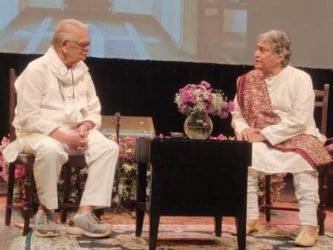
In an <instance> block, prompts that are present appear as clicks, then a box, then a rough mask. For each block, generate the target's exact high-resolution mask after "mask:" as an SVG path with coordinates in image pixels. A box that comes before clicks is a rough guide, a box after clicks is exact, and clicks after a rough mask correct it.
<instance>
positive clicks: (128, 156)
mask: <svg viewBox="0 0 333 250" xmlns="http://www.w3.org/2000/svg"><path fill="white" fill-rule="evenodd" d="M168 137H169V136H165V135H163V134H160V135H158V138H168ZM110 139H111V140H115V136H114V135H113V136H111V137H110ZM209 139H211V140H234V139H235V138H234V137H230V136H229V137H228V136H225V135H223V134H220V135H218V136H216V137H212V136H211V137H210V138H209ZM135 142H136V138H135V137H130V136H128V137H124V138H121V140H120V141H119V149H120V153H119V161H118V167H117V170H116V176H115V181H114V187H113V199H114V201H115V202H116V203H119V202H124V201H129V200H130V201H135V197H136V175H137V163H136V161H135V155H134V150H135ZM8 144H9V139H8V138H6V137H4V138H3V139H2V141H1V145H0V170H1V172H0V176H1V177H2V178H3V179H4V180H6V181H7V179H8V166H7V164H6V163H5V162H4V159H3V155H2V151H3V149H4V148H5V147H6V146H7V145H8ZM71 171H72V173H71V179H70V183H71V185H70V195H69V200H70V201H71V202H73V203H78V202H79V201H80V199H81V195H82V192H83V189H84V184H85V181H86V179H87V172H88V171H87V167H84V166H83V167H82V168H81V169H77V168H72V170H71ZM62 176H63V174H61V175H60V178H59V180H58V196H59V197H58V198H59V201H60V202H61V201H62V200H63V192H62V184H63V179H62ZM284 177H285V174H277V175H273V176H272V178H271V180H272V181H271V197H272V199H273V200H275V199H277V198H278V196H279V194H280V192H281V190H282V189H283V188H284V187H285V182H284ZM15 178H16V182H15V188H14V201H15V202H23V201H24V198H25V194H24V188H23V187H24V185H25V183H26V174H25V167H24V165H17V166H16V169H15ZM147 178H149V173H148V176H147ZM264 185H265V180H264V176H260V177H259V185H258V196H259V201H262V200H263V196H264V187H265V186H264ZM148 192H149V190H148ZM33 194H34V197H33V198H34V201H35V203H36V204H38V198H37V196H36V190H35V191H34V192H33Z"/></svg>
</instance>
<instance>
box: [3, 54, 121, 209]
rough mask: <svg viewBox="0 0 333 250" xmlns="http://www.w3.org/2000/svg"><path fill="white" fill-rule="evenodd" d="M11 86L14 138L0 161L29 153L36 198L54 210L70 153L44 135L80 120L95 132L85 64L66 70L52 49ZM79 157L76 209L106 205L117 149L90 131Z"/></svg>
mask: <svg viewBox="0 0 333 250" xmlns="http://www.w3.org/2000/svg"><path fill="white" fill-rule="evenodd" d="M15 88H16V92H17V106H16V114H15V119H14V122H13V125H14V127H15V129H16V135H17V140H16V141H14V142H12V143H11V144H9V145H8V146H7V148H6V149H5V151H4V157H5V160H6V161H8V162H12V161H14V160H15V159H16V157H17V155H18V153H19V152H22V151H24V152H28V153H33V154H35V156H36V159H35V164H34V176H35V181H36V187H37V193H38V198H39V200H40V202H41V203H42V204H43V205H44V206H46V207H47V208H48V209H55V208H57V207H58V200H57V179H58V176H59V174H60V170H61V167H62V165H63V163H65V162H66V161H67V159H68V154H70V153H72V152H71V151H70V150H69V148H68V146H67V145H64V144H62V143H61V142H59V141H57V140H55V139H53V138H51V137H50V136H49V134H50V133H51V132H52V131H53V130H55V129H56V128H58V129H62V130H68V129H74V128H76V126H77V125H78V124H79V123H81V122H83V121H92V122H93V123H94V124H95V125H96V126H95V128H98V127H99V126H100V124H101V115H100V110H101V106H100V102H99V99H98V97H97V96H96V91H95V87H94V84H93V82H92V79H91V77H90V74H89V72H88V68H87V66H86V65H85V64H84V63H83V62H82V61H81V62H78V63H77V64H75V65H74V66H73V67H72V69H67V67H66V66H65V65H64V64H63V63H62V61H61V60H60V58H59V57H58V55H57V53H56V52H55V50H54V48H53V47H51V48H50V49H49V50H48V52H47V53H46V54H45V55H44V56H42V57H40V58H38V59H36V60H34V61H32V62H31V63H30V64H29V65H28V66H27V68H26V69H25V70H24V71H23V72H22V74H21V75H20V76H19V77H18V79H17V81H16V82H15ZM84 154H85V158H86V162H87V164H88V179H87V182H86V185H85V190H84V193H83V196H82V200H81V205H91V206H98V207H106V206H110V204H111V192H112V186H113V178H114V173H115V168H116V163H117V160H118V155H119V147H118V145H117V144H116V143H115V142H113V141H111V140H109V139H107V138H105V137H104V136H103V135H102V134H100V133H99V132H98V131H97V130H96V129H93V130H91V131H89V135H88V143H87V147H86V149H85V151H84Z"/></svg>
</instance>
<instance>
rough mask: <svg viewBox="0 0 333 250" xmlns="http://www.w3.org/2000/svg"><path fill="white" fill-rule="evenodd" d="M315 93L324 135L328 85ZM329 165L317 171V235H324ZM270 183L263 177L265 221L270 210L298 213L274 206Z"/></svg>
mask: <svg viewBox="0 0 333 250" xmlns="http://www.w3.org/2000/svg"><path fill="white" fill-rule="evenodd" d="M314 92H315V112H317V111H320V112H318V113H316V115H319V117H318V118H320V132H321V133H322V134H324V135H326V127H327V113H328V97H329V84H325V85H324V88H323V90H314ZM330 167H331V164H329V165H326V166H323V167H321V168H319V169H318V172H319V177H318V183H319V198H320V203H319V206H318V210H317V215H318V226H319V234H320V235H323V234H324V233H325V218H326V212H325V209H326V201H327V193H328V192H327V191H328V174H329V168H330ZM270 183H271V175H266V176H265V203H264V204H263V205H262V206H261V208H262V209H263V210H264V212H265V217H266V221H267V222H270V220H271V210H287V211H299V209H298V208H295V207H285V206H274V204H273V203H272V201H271V193H270Z"/></svg>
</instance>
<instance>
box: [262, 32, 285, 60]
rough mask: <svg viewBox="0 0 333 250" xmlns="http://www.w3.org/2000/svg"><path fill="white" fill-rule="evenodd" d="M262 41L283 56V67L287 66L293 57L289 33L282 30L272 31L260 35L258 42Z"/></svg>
mask: <svg viewBox="0 0 333 250" xmlns="http://www.w3.org/2000/svg"><path fill="white" fill-rule="evenodd" d="M262 40H264V41H268V42H269V43H271V45H272V48H273V51H274V53H275V54H277V55H282V56H283V59H284V60H283V66H287V65H288V63H289V60H290V57H291V42H290V38H289V36H288V35H287V33H286V32H285V31H282V30H270V31H268V32H265V33H261V34H259V35H258V41H262Z"/></svg>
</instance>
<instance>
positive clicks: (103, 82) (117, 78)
mask: <svg viewBox="0 0 333 250" xmlns="http://www.w3.org/2000/svg"><path fill="white" fill-rule="evenodd" d="M38 56H39V55H20V54H5V53H0V105H1V106H0V120H1V123H0V124H1V126H0V136H1V138H2V136H5V135H7V133H8V83H9V80H8V70H9V68H11V67H13V68H15V69H16V71H17V73H20V72H22V71H23V69H24V68H25V67H26V65H27V64H28V63H29V62H30V61H31V60H33V59H35V58H37V57H38ZM86 63H87V65H88V67H89V68H90V72H91V75H92V78H93V80H94V82H95V86H96V91H97V94H98V95H99V97H100V100H101V104H102V114H103V115H113V114H114V113H115V112H120V113H121V114H122V115H126V116H151V117H152V118H153V121H154V126H155V130H156V134H160V133H163V134H168V133H169V132H170V131H183V122H184V119H185V116H184V115H183V114H181V113H179V112H178V110H177V106H176V104H175V103H174V102H173V99H174V96H175V93H176V92H177V91H178V90H179V88H181V87H183V86H184V85H186V84H187V83H198V82H200V81H201V80H206V81H208V82H210V83H211V84H212V86H213V88H217V89H222V90H223V91H224V92H225V94H226V95H227V96H228V97H229V98H230V99H232V98H233V97H234V94H235V91H236V85H235V82H236V79H237V77H238V76H239V75H241V74H243V73H245V72H247V71H249V70H250V69H252V66H247V65H221V64H211V63H190V62H165V61H138V60H124V59H97V58H88V59H87V61H86ZM303 69H304V70H305V71H306V72H308V73H309V74H310V75H311V76H312V79H313V84H314V88H322V86H323V84H324V83H331V81H332V79H333V72H332V70H330V69H310V68H303ZM331 85H332V84H331ZM332 92H333V87H332V86H331V89H330V97H331V99H330V105H329V115H328V132H327V136H329V137H331V136H333V120H332V116H331V115H330V112H331V110H332V108H330V107H332V102H333V96H332ZM212 118H213V122H214V130H213V135H214V136H215V135H218V134H220V133H223V134H226V135H233V131H232V129H231V126H230V118H228V119H226V120H221V119H220V118H217V117H212Z"/></svg>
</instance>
